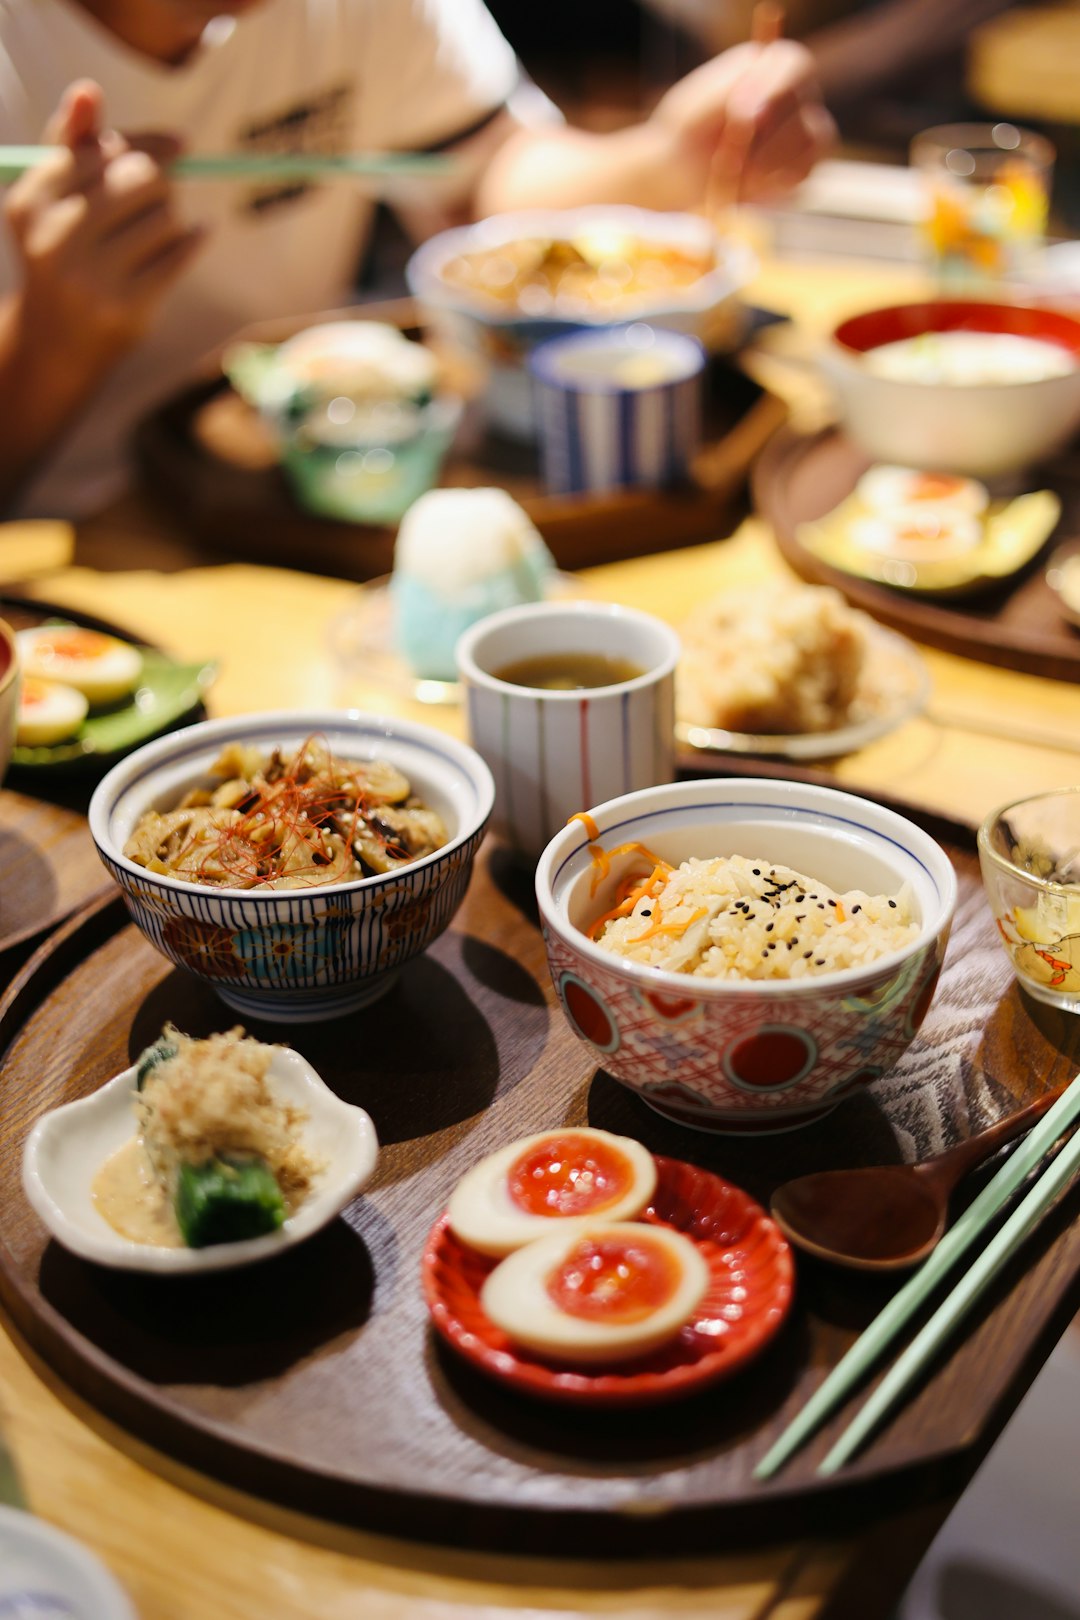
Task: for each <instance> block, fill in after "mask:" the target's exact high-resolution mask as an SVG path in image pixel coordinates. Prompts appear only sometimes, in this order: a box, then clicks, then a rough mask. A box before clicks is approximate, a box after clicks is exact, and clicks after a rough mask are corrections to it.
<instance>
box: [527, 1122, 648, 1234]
mask: <svg viewBox="0 0 1080 1620" xmlns="http://www.w3.org/2000/svg"><path fill="white" fill-rule="evenodd" d="M633 1182H634V1166H633V1165H632V1164H631V1163H630V1160H629V1159H628V1158H627V1156H626V1155H625V1154H624V1153H620V1152H619V1150H618V1148H616V1147H613V1146H611V1145H610V1144H608V1143H607V1142H602V1141H598V1140H596V1139H595V1138H589V1137H584V1136H580V1135H577V1134H575V1133H573V1132H567V1134H566V1135H565V1136H554V1137H548V1138H547V1140H546V1141H543V1142H540V1143H538V1144H537V1145H536V1146H535V1147H532V1148H530V1149H529V1150H528V1151H527V1152H525V1153H523V1154H522V1155H521V1157H520V1158H519V1159H517V1160H516V1161H515V1162H514V1163H513V1164H512V1165H511V1167H510V1170H509V1172H508V1175H507V1190H508V1192H509V1194H510V1198H511V1200H512V1201H513V1203H515V1204H516V1205H517V1207H518V1208H519V1209H521V1210H524V1211H525V1212H526V1213H527V1214H529V1215H563V1216H568V1215H569V1216H572V1215H598V1214H601V1213H602V1212H603V1211H604V1210H607V1209H610V1208H611V1206H612V1205H613V1204H615V1203H617V1202H618V1201H619V1200H620V1199H622V1198H624V1197H625V1196H626V1194H627V1193H628V1192H629V1191H630V1189H631V1187H632V1186H633Z"/></svg>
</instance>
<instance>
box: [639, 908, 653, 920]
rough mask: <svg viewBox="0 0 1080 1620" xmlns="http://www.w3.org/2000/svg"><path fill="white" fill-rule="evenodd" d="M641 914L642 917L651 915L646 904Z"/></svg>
mask: <svg viewBox="0 0 1080 1620" xmlns="http://www.w3.org/2000/svg"><path fill="white" fill-rule="evenodd" d="M641 915H642V916H643V917H651V916H652V912H651V911H650V910H649V908H648V906H646V907H645V909H644V910H643V911H642V913H641Z"/></svg>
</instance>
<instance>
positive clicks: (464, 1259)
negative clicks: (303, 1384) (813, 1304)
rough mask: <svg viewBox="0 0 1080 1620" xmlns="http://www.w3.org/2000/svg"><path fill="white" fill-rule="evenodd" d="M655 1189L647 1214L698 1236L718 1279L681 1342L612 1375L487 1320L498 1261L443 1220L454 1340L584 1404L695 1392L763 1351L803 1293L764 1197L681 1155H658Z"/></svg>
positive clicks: (438, 1272)
mask: <svg viewBox="0 0 1080 1620" xmlns="http://www.w3.org/2000/svg"><path fill="white" fill-rule="evenodd" d="M656 1168H657V1172H658V1181H657V1186H656V1194H655V1196H654V1198H653V1201H652V1203H651V1204H650V1206H649V1208H648V1209H647V1210H646V1211H645V1214H644V1216H643V1217H642V1218H643V1220H645V1221H648V1222H652V1223H653V1224H655V1225H658V1226H673V1227H675V1229H676V1230H677V1231H679V1232H684V1233H685V1234H686V1236H687V1237H691V1238H693V1239H694V1241H695V1242H696V1243H697V1245H698V1247H699V1248H700V1250H701V1252H702V1255H703V1256H704V1258H705V1260H706V1261H707V1262H708V1266H709V1270H710V1273H711V1281H710V1284H709V1289H708V1292H707V1293H706V1295H705V1298H704V1299H703V1300H702V1302H701V1305H700V1306H699V1308H698V1311H697V1314H696V1316H695V1318H694V1320H693V1321H692V1322H691V1323H689V1324H688V1325H687V1326H686V1327H684V1328H683V1330H682V1332H681V1333H680V1334H679V1337H678V1338H677V1339H674V1340H672V1342H671V1343H670V1344H668V1345H665V1346H664V1347H663V1348H662V1349H660V1350H655V1351H653V1352H652V1354H651V1355H649V1356H645V1357H642V1358H640V1359H638V1360H636V1361H628V1362H624V1363H622V1364H620V1365H619V1366H618V1367H616V1368H614V1369H613V1370H612V1371H610V1372H596V1371H594V1370H588V1371H575V1370H573V1369H571V1368H567V1367H565V1366H556V1365H554V1364H553V1363H549V1362H546V1361H542V1360H541V1359H540V1358H539V1357H537V1356H535V1355H533V1354H532V1353H531V1352H529V1351H527V1350H523V1349H521V1348H519V1347H518V1346H517V1345H515V1344H514V1343H513V1341H512V1340H511V1339H509V1338H508V1337H507V1335H506V1334H505V1333H503V1332H502V1331H501V1330H500V1329H499V1328H497V1327H495V1325H494V1324H493V1323H492V1322H490V1321H489V1320H488V1318H487V1317H486V1316H485V1315H484V1312H483V1311H482V1310H481V1308H480V1290H481V1288H482V1287H483V1284H484V1281H485V1279H486V1278H487V1277H488V1276H489V1275H490V1273H491V1272H492V1271H493V1270H494V1268H495V1266H496V1265H497V1264H498V1262H497V1261H495V1260H491V1259H489V1258H488V1257H487V1256H486V1255H482V1254H477V1253H476V1251H475V1250H474V1249H469V1248H466V1246H465V1245H464V1244H463V1243H460V1242H459V1241H458V1239H457V1238H456V1237H454V1235H453V1233H452V1232H451V1231H450V1229H449V1227H448V1226H447V1224H446V1216H445V1215H443V1216H442V1217H441V1219H439V1220H438V1221H436V1223H435V1225H434V1226H433V1227H432V1229H431V1233H430V1236H429V1237H428V1241H427V1245H426V1247H425V1249H424V1259H423V1280H424V1294H425V1297H426V1299H427V1302H428V1308H429V1310H430V1311H431V1318H432V1321H433V1322H434V1324H435V1326H436V1328H437V1329H438V1331H439V1333H441V1334H442V1336H443V1338H444V1339H445V1340H446V1342H447V1344H449V1345H452V1346H453V1348H454V1349H455V1350H456V1351H458V1353H459V1354H460V1355H462V1356H464V1357H465V1359H466V1360H467V1361H471V1362H472V1364H473V1366H474V1367H479V1368H480V1370H481V1372H485V1373H488V1374H490V1376H491V1377H493V1378H498V1379H501V1380H502V1382H504V1383H507V1384H511V1385H512V1386H513V1387H514V1388H515V1389H518V1390H521V1391H522V1392H523V1393H524V1394H527V1395H538V1396H540V1397H541V1398H543V1399H545V1400H553V1401H570V1402H576V1403H579V1404H581V1405H584V1406H644V1405H646V1404H648V1403H650V1402H653V1401H670V1400H674V1399H675V1398H676V1397H677V1396H679V1395H689V1394H691V1393H692V1392H693V1391H695V1390H698V1389H701V1388H703V1387H704V1386H705V1385H706V1384H711V1383H714V1382H715V1381H716V1380H717V1379H719V1378H726V1377H727V1376H728V1374H729V1373H732V1372H734V1371H735V1370H736V1369H737V1368H739V1367H742V1366H743V1365H744V1364H745V1363H746V1362H748V1361H750V1360H752V1359H753V1357H754V1356H756V1355H758V1353H759V1352H760V1351H762V1350H763V1349H764V1348H765V1346H766V1345H767V1344H768V1343H769V1341H770V1340H771V1339H772V1338H773V1336H774V1335H775V1334H776V1332H777V1331H778V1329H779V1328H780V1325H781V1323H782V1322H783V1320H784V1318H785V1317H786V1315H787V1313H788V1311H789V1309H790V1307H791V1302H792V1297H793V1292H794V1281H795V1269H794V1265H793V1264H792V1259H791V1250H790V1249H789V1248H788V1245H787V1242H786V1240H785V1239H784V1238H783V1237H782V1236H781V1235H780V1232H779V1230H778V1229H777V1227H776V1226H775V1225H774V1224H773V1222H772V1221H771V1220H770V1219H769V1217H768V1216H767V1215H766V1213H765V1211H764V1210H763V1209H762V1208H761V1205H760V1204H756V1203H755V1202H754V1200H753V1199H752V1198H751V1197H750V1196H749V1195H748V1194H747V1193H744V1192H742V1191H741V1190H740V1188H738V1187H733V1186H732V1185H731V1183H730V1182H728V1181H722V1180H721V1179H720V1177H719V1176H714V1175H712V1174H710V1172H709V1171H708V1170H698V1169H697V1168H696V1167H695V1166H694V1165H692V1164H684V1163H683V1162H682V1161H681V1160H680V1159H664V1158H660V1157H657V1160H656Z"/></svg>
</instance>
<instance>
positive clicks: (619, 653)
mask: <svg viewBox="0 0 1080 1620" xmlns="http://www.w3.org/2000/svg"><path fill="white" fill-rule="evenodd" d="M680 651H681V646H680V642H679V638H678V636H677V635H676V634H675V632H674V630H672V629H671V627H670V626H669V625H666V624H664V623H662V621H661V620H659V619H654V618H653V617H652V616H651V615H650V614H648V613H639V612H637V610H636V609H634V608H625V607H619V606H617V605H616V604H615V603H611V602H565V603H564V602H537V603H531V604H529V605H528V606H526V607H517V608H507V609H506V610H505V612H502V613H493V614H491V616H490V617H489V618H486V619H482V620H481V621H480V622H479V624H475V625H473V626H472V628H471V629H470V630H466V632H465V634H464V635H463V636H462V637H461V639H460V640H459V642H458V644H457V665H458V674H459V676H460V677H461V680H462V682H463V683H464V686H465V695H466V701H467V706H468V716H469V735H470V738H471V740H472V745H473V747H474V748H475V749H476V751H477V752H478V753H479V754H480V755H481V756H482V757H483V759H484V760H485V761H486V763H487V764H488V766H489V767H490V769H491V772H492V775H493V776H494V778H495V813H494V815H493V817H492V827H493V828H494V830H495V831H496V832H497V833H498V834H499V835H500V836H501V837H503V838H505V839H506V840H507V842H508V843H510V844H511V845H512V846H513V847H514V848H515V849H516V850H518V851H519V852H520V853H521V854H522V855H525V856H528V857H529V858H531V859H536V858H537V857H538V856H539V854H540V851H541V850H542V849H543V848H544V846H545V845H546V844H547V843H548V841H549V839H551V838H552V837H553V836H554V834H555V833H557V832H558V831H559V829H560V827H562V826H564V825H565V823H566V821H567V818H568V817H569V816H572V815H573V814H574V813H575V811H578V810H588V809H589V808H590V807H591V806H592V805H594V804H602V803H603V802H604V801H605V800H606V799H609V798H614V797H617V796H618V795H619V794H622V793H632V792H634V791H636V790H637V789H638V788H644V787H654V786H655V785H656V784H657V783H660V782H670V781H671V780H672V777H673V775H674V770H675V749H674V735H675V665H676V664H677V662H678V660H679V654H680ZM564 653H584V654H586V655H588V654H602V655H607V656H608V657H613V658H622V659H626V660H628V661H629V662H630V663H631V664H634V665H636V666H637V667H639V668H640V669H641V670H642V674H640V675H638V676H635V677H634V679H632V680H628V681H620V682H618V683H617V684H616V685H613V686H594V687H587V688H583V689H579V690H575V691H547V690H543V689H541V688H538V687H529V686H518V685H516V684H514V683H512V682H509V681H505V680H500V679H499V678H498V671H500V670H503V669H505V668H506V667H507V666H508V665H512V664H516V663H518V662H520V661H521V660H524V659H529V658H539V657H544V656H557V655H559V654H564Z"/></svg>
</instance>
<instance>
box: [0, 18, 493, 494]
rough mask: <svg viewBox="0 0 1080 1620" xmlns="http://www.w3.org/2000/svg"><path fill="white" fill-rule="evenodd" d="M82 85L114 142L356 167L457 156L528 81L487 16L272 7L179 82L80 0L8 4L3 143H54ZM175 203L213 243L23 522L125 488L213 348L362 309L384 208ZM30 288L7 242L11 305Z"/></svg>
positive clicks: (239, 25) (337, 193)
mask: <svg viewBox="0 0 1080 1620" xmlns="http://www.w3.org/2000/svg"><path fill="white" fill-rule="evenodd" d="M79 78H90V79H95V80H97V82H98V83H99V84H101V85H102V87H103V89H104V91H105V97H106V117H107V122H108V123H109V124H110V125H111V126H112V127H114V128H116V129H120V130H125V131H129V132H135V131H140V130H162V131H168V132H171V133H176V134H178V135H180V136H181V137H182V138H183V139H184V141H185V142H186V146H187V149H188V150H189V151H191V152H230V151H237V150H248V151H252V152H279V151H287V152H296V151H303V150H305V149H313V150H318V151H327V152H346V151H372V150H393V149H394V148H418V147H425V146H434V145H437V144H440V143H442V142H444V141H447V140H452V139H453V138H454V137H455V136H456V135H459V134H462V133H464V132H466V131H468V130H469V129H470V128H471V127H473V126H474V125H476V124H477V123H478V122H479V121H481V120H482V119H483V118H484V117H485V115H487V114H489V113H491V112H492V111H494V110H495V109H497V108H498V107H499V106H501V105H502V103H504V102H505V101H506V100H507V99H508V97H509V96H510V94H511V92H512V91H513V89H514V86H515V83H516V80H517V65H516V62H515V58H514V54H513V52H512V50H511V49H510V46H509V45H508V44H507V43H506V41H505V40H504V39H503V37H502V35H501V34H500V33H499V31H498V28H497V27H496V25H495V23H494V21H493V19H492V18H491V16H490V14H489V13H488V12H487V11H486V10H485V8H484V5H483V3H482V0H262V3H261V4H260V5H258V6H257V7H255V8H253V9H252V11H251V12H250V13H247V14H244V15H242V16H241V17H239V18H236V19H233V18H231V17H222V18H219V19H217V20H216V21H215V22H214V23H212V24H211V25H210V26H209V28H208V29H207V31H206V34H205V36H204V38H203V41H202V43H201V44H200V47H199V49H198V50H197V52H196V53H195V54H194V55H193V56H192V57H191V58H189V59H188V60H187V61H185V62H184V63H183V64H182V65H181V66H179V67H166V66H163V65H161V64H159V63H157V62H155V61H152V60H150V59H148V58H146V57H144V56H142V55H141V54H139V53H138V52H135V51H133V50H131V49H130V48H129V47H128V46H127V45H125V44H123V43H122V42H121V41H120V40H118V39H117V38H115V36H114V35H113V34H111V33H110V32H109V31H108V30H107V29H105V28H104V27H103V26H102V25H101V24H99V23H98V22H97V21H96V19H95V18H94V17H93V16H91V15H90V14H89V13H87V12H84V11H83V10H81V8H80V7H78V6H77V5H76V4H74V3H73V0H0V142H4V143H9V142H10V143H16V144H23V143H30V142H36V141H39V140H40V139H41V135H42V131H43V129H44V126H45V124H46V122H47V120H48V119H49V118H50V117H51V115H52V113H53V112H54V110H55V108H56V106H57V104H58V103H59V101H60V97H61V95H62V93H63V91H64V90H65V88H66V87H67V86H68V85H69V84H70V83H71V82H72V81H73V80H74V79H79ZM413 184H414V185H415V184H416V182H413ZM178 196H179V202H180V206H181V208H182V211H183V213H184V214H185V216H187V217H190V218H191V219H199V220H203V221H205V222H206V223H207V224H208V225H209V226H210V234H209V237H208V240H207V241H206V242H205V243H204V244H203V247H202V250H201V252H200V253H199V256H198V258H197V259H196V260H195V261H194V262H193V263H192V265H191V266H190V267H189V268H188V270H187V271H186V272H185V274H184V275H183V277H182V278H181V280H180V281H179V283H178V284H177V285H176V286H175V287H174V288H173V289H172V291H171V292H170V294H169V295H168V297H167V299H166V300H165V303H164V304H163V306H162V308H161V310H160V312H159V316H158V319H157V322H156V325H155V327H154V329H153V331H152V332H151V333H150V334H149V336H148V337H147V339H146V340H145V341H144V342H143V343H142V344H141V346H140V347H139V348H138V349H137V350H136V351H134V352H133V353H131V354H130V355H128V356H126V357H125V358H124V359H123V360H122V361H121V362H120V364H119V365H118V366H117V367H116V369H115V370H114V371H113V372H112V373H111V375H110V376H109V378H108V380H107V381H106V383H105V384H104V386H103V387H102V389H101V390H100V391H99V393H98V394H97V395H96V396H95V398H94V400H93V402H92V403H91V405H90V408H89V409H88V410H87V411H86V412H85V413H84V415H83V416H82V418H81V419H80V420H79V422H78V423H77V425H76V426H75V428H74V429H73V431H72V432H70V433H69V434H68V435H67V437H66V438H65V440H64V442H63V443H62V445H61V446H60V447H59V449H58V451H57V452H56V454H55V455H54V456H52V457H51V458H50V460H49V461H48V462H47V464H46V465H44V466H43V467H42V468H41V469H40V470H39V472H38V474H37V475H36V477H35V478H34V480H33V481H32V483H31V485H30V486H29V487H28V488H27V490H26V491H25V492H24V495H23V497H22V500H21V501H20V510H21V511H22V512H23V513H38V514H48V515H58V514H63V515H74V516H77V515H79V514H81V513H84V512H86V511H88V510H91V509H93V508H94V507H95V506H100V505H101V504H103V503H104V502H105V501H106V500H108V499H110V498H111V497H112V496H113V495H114V494H115V493H116V492H117V490H118V489H119V488H120V487H121V486H122V484H123V482H124V478H125V476H126V447H127V442H128V439H129V437H130V433H131V430H132V428H133V426H134V424H135V423H136V422H137V421H138V419H139V417H140V416H142V415H143V414H144V413H145V411H146V410H147V409H148V408H149V407H150V406H151V405H152V404H154V403H155V402H156V401H158V400H160V399H162V398H163V397H165V396H166V395H168V394H169V393H170V392H171V391H173V390H174V389H175V388H176V386H177V385H178V384H179V383H180V382H181V381H182V380H183V379H184V378H185V377H186V376H189V375H190V373H191V371H192V368H193V366H194V364H195V363H196V362H197V361H198V359H199V358H200V357H201V356H202V355H203V354H204V353H206V352H207V350H209V349H211V348H213V347H214V346H215V345H216V344H218V343H220V342H222V341H223V339H225V338H226V337H228V336H229V335H230V333H232V332H234V331H236V329H237V328H238V327H240V326H242V325H244V324H246V323H247V322H250V321H257V320H261V319H267V318H269V317H273V316H278V315H291V314H302V313H305V312H307V311H310V310H316V309H320V308H324V309H329V308H333V307H334V306H335V305H339V304H341V303H342V302H343V301H345V300H346V299H347V297H348V291H349V288H350V285H351V282H352V279H353V276H354V274H355V271H356V267H357V264H358V261H359V255H360V250H361V246H362V242H363V239H364V234H365V231H366V229H367V227H368V224H369V221H370V215H371V210H372V204H371V201H370V199H366V198H364V197H363V196H362V195H360V194H359V193H358V191H357V189H356V188H354V187H353V186H351V185H350V184H349V182H347V181H337V180H335V181H333V182H331V183H329V184H325V185H321V186H296V185H285V184H283V183H280V182H278V183H274V184H267V185H262V186H260V187H258V188H255V187H252V186H251V185H249V184H246V183H235V182H223V181H215V182H206V181H203V182H194V181H184V182H182V183H179V184H178ZM16 284H17V266H16V262H15V259H14V253H13V248H12V244H11V242H10V240H9V239H8V237H7V234H6V232H5V231H3V229H2V228H0V295H2V294H3V293H6V292H8V291H10V290H11V289H12V288H13V287H14V286H15V285H16Z"/></svg>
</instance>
